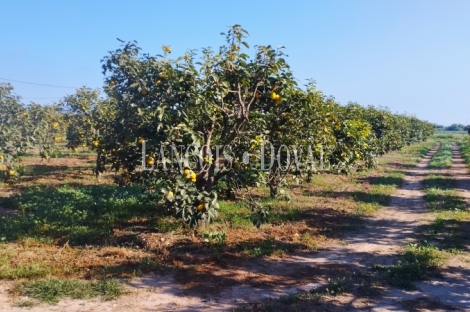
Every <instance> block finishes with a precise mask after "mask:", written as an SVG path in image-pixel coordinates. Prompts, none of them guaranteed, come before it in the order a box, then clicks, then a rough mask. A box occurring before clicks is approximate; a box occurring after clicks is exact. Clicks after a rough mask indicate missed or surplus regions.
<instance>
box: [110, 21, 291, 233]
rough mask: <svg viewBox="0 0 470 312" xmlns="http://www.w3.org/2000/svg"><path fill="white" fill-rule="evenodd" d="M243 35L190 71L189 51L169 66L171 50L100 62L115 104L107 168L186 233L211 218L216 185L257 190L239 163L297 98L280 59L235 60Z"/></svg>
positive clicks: (262, 52)
mask: <svg viewBox="0 0 470 312" xmlns="http://www.w3.org/2000/svg"><path fill="white" fill-rule="evenodd" d="M245 35H246V31H245V30H243V29H242V28H241V27H240V26H238V25H235V26H233V27H231V28H230V29H229V31H228V33H227V34H225V36H226V44H225V45H223V46H222V47H221V48H220V49H219V51H218V52H217V53H216V52H214V51H212V50H211V49H204V50H203V51H202V57H201V61H200V62H199V63H198V64H196V63H195V61H194V58H195V54H194V53H193V52H192V51H189V52H188V53H187V54H185V55H184V56H182V57H180V58H177V59H173V60H172V59H169V54H170V52H171V50H170V48H169V47H166V46H164V48H163V51H164V54H163V55H161V56H149V55H147V54H143V55H142V54H141V53H140V48H138V47H137V45H136V43H135V42H131V43H127V44H125V45H124V46H123V48H122V49H118V50H116V51H114V52H111V53H110V55H108V56H106V57H105V58H104V59H103V70H104V73H105V74H107V77H106V84H107V88H106V91H107V92H108V95H109V96H110V97H111V98H113V99H114V100H115V101H116V103H117V114H116V119H115V121H114V131H113V132H112V133H109V135H108V137H105V138H103V146H105V148H106V150H107V152H108V153H109V154H110V155H112V157H111V158H109V162H110V163H111V164H112V165H113V167H114V169H116V170H122V171H123V176H124V177H126V178H128V179H130V180H131V181H133V182H138V183H145V184H146V185H147V186H148V187H149V190H150V192H152V190H156V192H153V193H154V195H155V200H157V201H159V202H160V203H161V204H162V205H163V206H165V207H167V208H168V209H169V210H171V211H172V212H173V213H175V214H176V215H178V216H180V217H182V218H184V219H185V220H186V221H187V222H188V223H190V224H192V225H194V224H196V223H197V222H198V220H199V219H204V220H210V219H211V218H212V217H214V216H215V214H216V212H217V209H218V204H217V195H216V193H215V192H214V187H215V186H216V185H218V183H219V182H220V181H221V180H223V179H227V177H233V176H236V175H240V173H239V171H241V170H239V169H244V171H246V172H245V178H240V179H238V180H237V181H238V182H239V183H243V184H245V185H256V181H257V180H258V178H260V174H259V170H258V171H253V170H251V169H252V168H249V167H248V166H247V165H246V162H243V155H246V154H245V152H248V151H249V150H250V146H251V145H252V144H253V141H255V142H256V141H257V142H260V140H262V139H261V138H260V137H261V136H264V135H266V134H267V135H271V134H272V135H274V132H276V131H278V132H279V130H278V129H273V128H272V127H273V126H275V123H274V122H273V121H274V116H275V117H276V118H277V117H278V116H279V114H281V113H282V112H287V111H289V107H291V108H293V107H294V106H295V105H298V102H297V101H295V100H293V101H290V100H289V98H290V97H293V98H295V97H298V93H299V92H298V91H296V90H295V81H294V79H293V77H292V74H291V72H290V71H289V67H288V65H287V64H286V62H285V60H284V59H283V53H282V50H281V49H274V48H272V47H270V46H257V47H256V52H255V56H254V57H253V58H250V57H249V56H248V55H247V54H246V53H245V52H243V47H247V46H248V45H247V44H246V43H245V42H244V41H243V39H244V37H245ZM293 111H296V110H295V109H294V110H293ZM143 144H145V152H146V154H145V156H147V157H146V159H145V163H143V160H142V149H141V148H142V145H143ZM172 146H175V147H178V148H180V149H179V150H177V148H169V147H172ZM190 146H192V147H193V149H192V150H190V152H187V151H188V147H190ZM223 147H226V149H224V148H223ZM196 150H197V152H196ZM248 154H249V153H248ZM183 155H184V156H187V157H184V159H180V158H179V157H180V156H183ZM163 156H164V157H163ZM172 156H174V157H172ZM251 156H254V157H256V155H251ZM248 157H250V156H248ZM241 163H243V167H241V166H240V164H241ZM142 165H147V166H152V167H154V168H155V169H156V170H153V171H145V170H142V168H141V166H142ZM271 169H272V170H276V169H275V168H271ZM246 175H251V176H252V177H251V178H250V177H248V178H247V177H246Z"/></svg>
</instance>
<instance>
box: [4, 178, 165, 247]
mask: <svg viewBox="0 0 470 312" xmlns="http://www.w3.org/2000/svg"><path fill="white" fill-rule="evenodd" d="M9 202H10V203H11V204H12V205H13V206H14V207H16V208H17V209H18V210H19V211H20V212H21V213H20V214H19V215H18V216H14V217H5V216H3V217H1V219H0V239H1V240H3V241H11V240H21V239H24V238H28V237H30V238H35V239H38V240H47V239H49V240H56V239H59V240H61V241H64V243H65V242H67V241H68V242H69V244H70V245H81V244H91V243H104V242H105V241H107V240H108V239H110V237H111V236H112V228H113V226H117V225H119V222H121V221H122V220H128V221H132V220H136V219H138V218H142V217H151V216H155V215H157V213H158V211H157V210H156V209H155V207H152V206H151V205H150V204H147V203H146V201H145V198H144V197H143V195H142V193H141V190H140V189H139V188H132V187H128V188H126V189H122V188H119V187H117V186H109V185H91V186H74V187H72V186H68V185H64V186H60V187H58V188H40V187H33V188H29V189H26V190H25V191H24V192H23V193H22V194H20V195H17V196H14V197H13V198H12V199H10V200H9ZM157 226H158V225H157Z"/></svg>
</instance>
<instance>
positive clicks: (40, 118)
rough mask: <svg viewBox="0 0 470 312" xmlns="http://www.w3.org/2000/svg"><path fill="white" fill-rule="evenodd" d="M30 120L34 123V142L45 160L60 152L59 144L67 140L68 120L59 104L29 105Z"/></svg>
mask: <svg viewBox="0 0 470 312" xmlns="http://www.w3.org/2000/svg"><path fill="white" fill-rule="evenodd" d="M28 115H29V119H30V122H31V123H32V124H34V130H33V135H34V142H35V146H36V147H37V148H38V149H39V155H40V156H41V158H42V159H43V160H49V159H50V158H51V156H54V155H56V154H57V153H58V146H59V145H58V144H59V143H62V142H65V130H66V125H67V120H66V119H65V118H64V114H63V111H62V107H61V106H60V105H58V104H52V105H47V106H43V105H39V104H35V103H31V104H30V105H29V106H28Z"/></svg>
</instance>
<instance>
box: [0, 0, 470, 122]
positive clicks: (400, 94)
mask: <svg viewBox="0 0 470 312" xmlns="http://www.w3.org/2000/svg"><path fill="white" fill-rule="evenodd" d="M0 12H1V19H0V29H1V32H0V78H4V79H12V80H19V81H27V82H34V83H41V84H49V85H58V86H68V87H75V88H78V87H81V86H83V85H87V86H89V87H92V88H98V87H101V86H102V84H103V75H102V73H101V63H100V60H101V59H102V58H103V56H105V55H106V53H107V52H108V51H110V50H115V49H117V48H119V46H120V44H119V42H118V41H117V40H116V38H120V39H123V40H137V41H138V43H139V46H141V47H142V48H143V51H144V52H147V53H150V54H157V53H160V51H161V46H162V45H163V44H165V45H171V46H172V48H173V53H172V55H173V56H179V55H180V54H182V53H184V52H185V51H186V50H187V49H189V48H192V49H200V48H202V47H207V46H211V47H214V48H217V47H219V45H221V44H223V37H222V36H220V32H223V31H226V29H227V27H228V26H230V25H233V24H241V25H242V26H243V27H244V28H245V29H247V30H248V31H249V32H250V37H249V38H248V39H247V41H248V42H249V43H250V45H255V44H264V45H267V44H271V45H273V46H279V45H284V46H285V47H286V52H287V54H288V55H289V58H288V62H289V64H290V65H291V68H292V70H293V72H294V74H295V76H296V77H297V78H298V79H299V81H300V83H302V84H303V82H304V81H305V80H306V79H309V78H311V79H314V80H315V81H316V82H317V87H318V89H320V90H322V91H323V92H324V93H325V94H326V95H332V96H334V97H335V98H336V100H337V101H338V102H340V103H342V104H346V103H347V102H349V101H354V102H358V103H360V104H362V105H376V106H379V105H380V106H387V107H389V108H390V109H391V110H392V111H393V112H399V113H405V112H406V113H409V114H414V115H416V116H417V117H418V118H421V119H425V120H429V121H431V122H436V123H439V124H444V125H448V124H451V123H464V124H465V123H469V122H470V120H468V119H469V117H470V105H469V104H470V18H469V16H470V1H469V0H324V1H314V0H302V1H300V0H298V1H296V0H291V1H274V0H271V1H264V0H251V1H246V0H238V1H215V0H214V1H208V0H205V1H202V0H201V1H160V0H153V1H150V0H149V1H139V0H135V1H120V0H113V1H109V0H101V1H100V0H95V1H90V0H80V1H78V0H77V1H63V0H62V1H48V0H41V1H33V0H29V1H26V0H16V1H8V0H0ZM0 82H4V81H3V80H0ZM11 83H12V84H13V86H14V87H15V91H16V93H17V94H18V95H21V96H22V97H23V98H24V102H29V101H35V102H37V103H42V104H46V103H50V102H52V101H57V100H59V99H60V98H61V97H63V96H65V95H66V94H71V93H73V92H74V89H73V88H70V89H67V88H51V87H43V86H34V85H28V84H23V83H17V82H11Z"/></svg>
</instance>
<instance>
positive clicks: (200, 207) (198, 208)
mask: <svg viewBox="0 0 470 312" xmlns="http://www.w3.org/2000/svg"><path fill="white" fill-rule="evenodd" d="M204 208H206V205H205V204H199V205H198V206H197V211H202V210H204Z"/></svg>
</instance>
